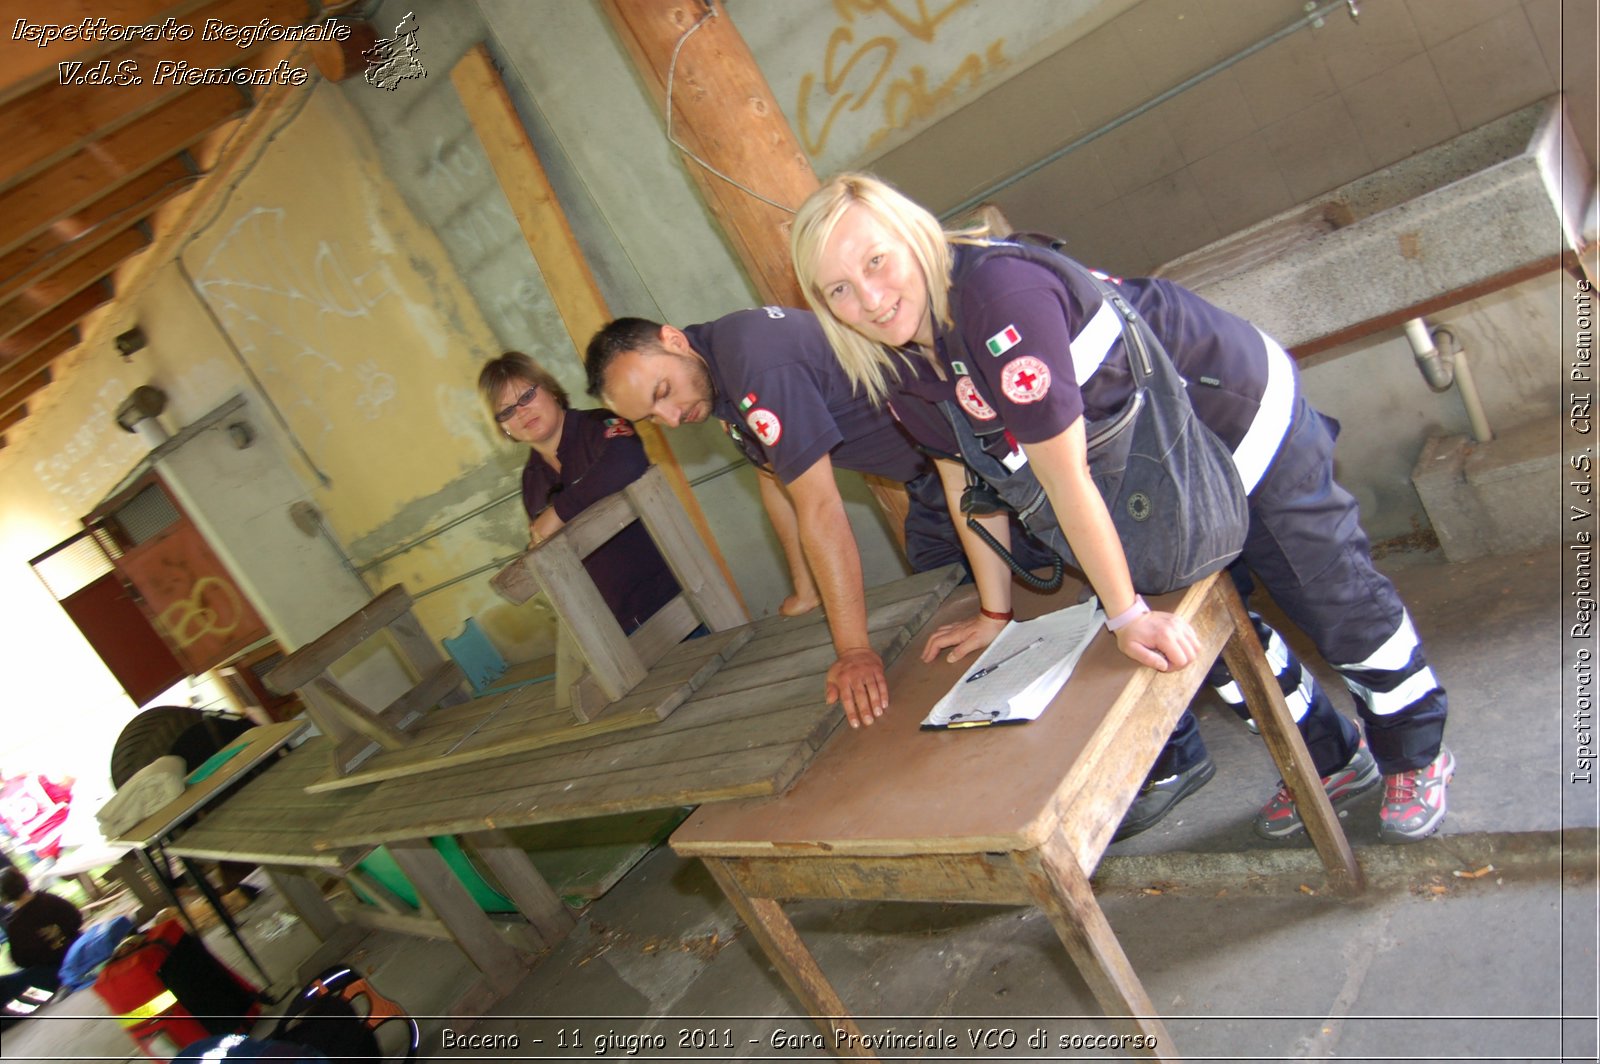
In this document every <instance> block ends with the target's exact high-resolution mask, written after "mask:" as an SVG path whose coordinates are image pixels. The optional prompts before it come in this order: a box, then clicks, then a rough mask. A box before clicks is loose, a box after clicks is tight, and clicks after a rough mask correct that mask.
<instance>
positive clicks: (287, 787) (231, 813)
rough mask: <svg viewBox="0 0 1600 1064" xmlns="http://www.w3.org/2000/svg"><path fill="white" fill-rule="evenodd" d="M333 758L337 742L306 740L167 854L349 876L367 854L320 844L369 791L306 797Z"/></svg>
mask: <svg viewBox="0 0 1600 1064" xmlns="http://www.w3.org/2000/svg"><path fill="white" fill-rule="evenodd" d="M332 757H333V742H332V741H331V740H330V739H328V738H327V737H326V736H321V735H319V736H315V737H313V738H311V739H309V740H307V741H306V742H305V743H304V744H303V745H302V746H300V747H298V748H297V749H294V750H291V751H289V753H287V754H285V755H284V756H283V757H282V758H280V759H279V760H278V761H277V762H276V763H274V764H272V765H270V766H268V767H267V769H266V770H265V771H264V772H262V773H261V775H259V776H257V777H256V778H255V779H253V780H251V781H250V782H249V783H246V784H245V785H244V786H243V787H240V788H239V790H238V792H237V793H236V794H234V795H232V796H231V797H230V798H229V799H228V800H227V801H225V802H222V803H220V804H218V805H217V806H216V807H215V808H213V809H211V810H210V811H208V813H207V814H206V816H205V818H204V819H202V820H200V821H199V822H198V823H196V824H195V825H193V826H192V827H190V828H189V829H188V830H186V831H185V832H184V833H183V834H182V835H181V836H179V837H178V839H177V840H176V841H175V842H174V843H173V844H172V845H171V846H170V847H169V848H170V849H171V850H172V852H173V853H175V854H177V855H178V856H180V857H193V858H199V859H201V860H208V861H254V862H256V863H258V864H264V865H282V866H288V867H292V868H300V867H317V868H322V869H325V870H327V871H330V872H340V871H345V870H347V869H348V868H349V867H350V865H352V864H354V863H355V861H356V860H358V859H359V858H360V857H361V855H362V854H363V853H364V852H365V849H360V848H358V850H357V851H355V852H353V853H340V852H338V851H335V850H329V849H327V848H319V847H318V846H317V845H316V843H317V841H318V839H319V838H320V836H321V835H322V833H323V832H324V831H325V830H326V829H327V827H328V825H329V824H331V823H333V821H334V820H336V819H338V817H339V814H340V813H341V812H343V811H344V810H346V809H348V808H349V807H350V806H351V805H352V804H353V803H354V802H355V801H356V800H357V799H358V798H359V797H360V796H361V795H362V794H364V793H366V791H362V790H355V791H342V792H338V793H335V794H312V793H308V792H307V791H306V785H307V784H308V783H310V782H311V781H312V780H315V779H316V778H317V777H318V776H320V775H321V774H322V773H324V772H326V771H327V770H328V765H329V763H330V762H331V760H332ZM366 790H371V788H370V787H368V788H366ZM366 849H370V847H367V848H366Z"/></svg>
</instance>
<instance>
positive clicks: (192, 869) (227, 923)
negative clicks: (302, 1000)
mask: <svg viewBox="0 0 1600 1064" xmlns="http://www.w3.org/2000/svg"><path fill="white" fill-rule="evenodd" d="M178 861H179V863H180V864H182V865H183V870H184V871H185V872H188V873H189V878H190V879H192V880H194V887H195V889H196V890H198V891H199V892H200V896H201V897H202V898H204V899H205V900H206V904H207V905H209V906H211V911H212V912H214V913H216V914H217V918H218V919H219V920H221V921H222V926H223V927H225V928H226V929H227V931H228V934H229V935H231V936H232V937H233V941H234V942H236V943H238V945H239V950H240V951H241V952H242V953H243V954H244V955H245V957H246V958H247V959H248V960H249V961H250V964H251V966H252V967H253V968H255V970H256V973H257V974H258V975H260V976H261V989H262V991H263V992H265V991H266V990H267V989H268V988H269V987H271V986H272V976H270V975H268V974H267V970H266V969H265V968H263V967H262V966H261V962H260V961H259V960H257V959H256V955H255V954H254V953H252V952H250V947H249V946H248V945H246V944H245V941H244V936H243V935H241V934H239V924H238V922H237V921H236V920H234V918H233V914H232V913H231V912H229V911H228V906H227V905H226V904H224V903H223V901H222V899H221V898H219V897H218V896H217V890H216V888H215V887H213V886H212V885H211V880H209V879H207V878H206V873H205V870H204V869H202V868H201V867H200V866H199V865H197V864H196V863H195V862H193V861H191V860H189V858H187V857H180V858H178Z"/></svg>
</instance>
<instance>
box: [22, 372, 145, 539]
mask: <svg viewBox="0 0 1600 1064" xmlns="http://www.w3.org/2000/svg"><path fill="white" fill-rule="evenodd" d="M130 390H131V385H129V384H128V383H127V382H126V381H124V380H122V379H121V378H120V377H112V378H111V379H109V380H107V381H106V382H105V383H103V384H101V385H100V390H99V391H98V392H96V393H95V397H94V405H93V406H92V407H90V408H89V411H88V416H87V417H85V418H84V420H83V423H82V424H81V425H79V426H78V430H77V431H76V432H74V433H73V434H72V435H71V436H70V437H69V438H68V439H67V441H66V442H65V443H63V444H62V445H61V446H60V448H58V449H57V450H56V451H55V453H54V454H52V455H50V456H49V457H48V458H41V459H39V460H38V461H36V462H34V463H33V475H34V476H35V477H37V478H38V480H39V483H40V485H41V486H42V487H43V488H44V489H45V490H46V491H47V492H49V493H50V494H51V495H53V496H54V497H55V498H56V500H57V501H58V502H59V503H60V505H61V512H62V514H63V515H65V516H66V517H68V518H70V519H71V520H74V521H76V520H78V519H79V518H81V517H82V516H83V511H84V510H85V509H86V508H87V507H88V506H89V505H92V504H93V503H94V502H95V501H96V500H97V499H98V498H99V497H100V496H101V495H103V494H104V493H105V491H106V489H107V488H108V487H109V486H110V485H112V484H115V483H116V482H117V480H118V479H119V478H120V477H121V476H122V475H123V474H124V473H126V472H127V471H128V467H129V466H131V465H133V464H134V461H135V459H136V457H137V455H138V454H139V453H141V452H142V451H143V450H145V449H147V448H148V445H147V444H145V443H144V442H143V441H142V440H140V438H139V437H137V436H132V435H128V434H126V433H123V432H122V431H121V430H119V429H117V427H116V420H115V414H116V409H117V406H118V404H120V403H121V402H122V400H123V399H125V398H127V395H128V392H129V391H130Z"/></svg>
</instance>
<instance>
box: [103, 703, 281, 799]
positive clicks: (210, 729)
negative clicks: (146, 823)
mask: <svg viewBox="0 0 1600 1064" xmlns="http://www.w3.org/2000/svg"><path fill="white" fill-rule="evenodd" d="M208 717H209V718H210V719H209V720H208V719H207V718H208ZM249 729H250V722H249V721H247V720H237V719H233V718H228V717H217V716H215V715H214V714H207V713H202V712H201V711H200V710H198V709H194V708H192V707H190V706H155V707H153V708H151V709H147V710H145V711H144V712H142V713H140V714H139V715H138V716H136V717H134V718H133V719H132V720H130V721H129V722H128V724H127V727H125V728H123V729H122V734H121V735H119V736H117V742H116V745H115V746H113V747H112V748H111V785H112V786H113V787H121V786H122V785H123V784H124V783H127V782H128V780H130V779H132V778H133V776H134V774H135V773H136V772H138V771H139V770H140V769H142V768H144V767H145V766H146V765H148V764H150V763H151V762H152V761H155V760H156V759H157V758H160V757H164V756H166V755H167V754H177V755H179V756H180V757H182V758H183V760H184V766H185V768H184V770H185V771H186V772H192V771H194V770H195V769H197V768H199V767H200V765H201V764H203V763H204V762H205V760H206V758H208V757H210V756H211V755H212V754H214V753H216V752H217V751H218V750H221V749H222V748H223V747H224V746H226V745H227V744H228V743H230V742H232V741H233V739H234V738H236V737H237V736H239V735H240V734H242V733H244V732H246V731H248V730H249Z"/></svg>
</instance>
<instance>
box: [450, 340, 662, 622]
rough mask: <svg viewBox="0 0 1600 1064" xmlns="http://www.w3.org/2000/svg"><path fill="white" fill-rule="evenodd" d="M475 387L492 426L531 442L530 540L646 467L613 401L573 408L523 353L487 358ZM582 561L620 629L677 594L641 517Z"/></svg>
mask: <svg viewBox="0 0 1600 1064" xmlns="http://www.w3.org/2000/svg"><path fill="white" fill-rule="evenodd" d="M478 391H479V393H480V394H482V396H483V400H484V402H485V403H486V404H487V405H488V408H489V413H490V415H491V416H492V417H493V418H494V421H495V426H496V428H498V429H499V431H500V432H501V433H502V434H503V435H504V436H505V437H506V438H507V439H509V440H515V441H516V442H518V443H525V444H527V445H528V446H529V448H531V452H532V453H530V454H529V455H528V464H527V465H525V466H523V468H522V505H523V507H524V508H525V509H526V510H527V511H528V539H529V542H530V545H531V546H534V547H537V546H538V545H539V544H541V543H543V542H544V541H545V540H547V539H549V538H550V537H551V536H553V535H555V533H556V532H557V531H558V530H559V529H560V528H561V526H563V525H565V524H566V523H567V522H568V521H570V520H572V519H573V518H574V517H577V516H578V515H579V514H580V513H582V512H583V511H584V510H586V509H588V508H589V507H590V506H593V505H594V504H595V503H597V502H599V501H600V500H601V499H604V498H605V497H606V496H607V495H612V494H615V493H616V492H619V491H621V490H622V489H623V488H625V487H627V486H628V485H629V484H631V483H633V482H634V481H635V480H638V479H639V477H640V476H642V475H643V474H644V471H645V470H646V469H648V468H649V467H650V460H649V459H648V458H646V457H645V453H644V445H643V444H641V443H640V442H639V437H638V436H636V435H634V431H633V426H632V425H630V424H628V422H626V421H624V420H623V419H622V418H619V417H617V416H616V415H615V414H613V413H611V411H609V410H573V409H571V408H570V406H569V404H568V402H567V393H566V390H565V389H563V388H562V387H561V384H560V382H559V381H557V380H556V379H555V378H554V377H552V376H551V375H550V374H549V372H547V371H546V370H545V369H544V367H542V366H540V365H539V364H538V363H537V362H535V361H534V360H533V359H531V358H529V357H528V356H527V355H524V354H522V353H521V352H518V351H508V352H507V353H505V354H503V355H501V356H500V357H499V358H496V359H493V360H491V361H490V362H489V363H488V364H487V365H485V366H484V367H483V370H482V371H481V372H480V373H479V374H478ZM583 567H584V569H586V570H587V571H588V573H589V576H590V578H591V579H592V580H593V581H594V585H595V589H596V590H598V591H599V592H600V597H601V598H603V599H605V602H606V605H607V606H609V607H611V612H612V614H613V615H614V616H615V617H616V618H617V623H618V624H620V625H621V626H622V630H623V632H624V633H627V632H632V631H633V630H634V629H635V628H637V627H639V625H641V624H643V623H644V622H645V621H647V620H649V619H650V617H651V616H653V615H654V614H655V612H656V611H657V610H659V609H660V608H661V607H662V606H664V605H666V604H667V603H668V602H669V601H671V600H672V597H673V596H674V595H676V594H677V593H678V585H677V582H676V581H675V580H673V578H672V571H671V570H670V569H668V568H667V563H666V560H665V559H663V558H662V557H661V552H660V551H658V550H657V549H656V545H655V543H654V541H652V540H651V539H650V534H649V533H648V532H646V531H645V528H644V525H642V524H640V523H638V522H634V523H633V524H631V525H629V526H628V527H627V528H624V529H623V530H622V531H621V532H619V533H617V534H616V535H615V536H613V537H612V538H611V539H610V540H609V541H608V542H606V543H604V544H602V545H601V546H599V547H597V548H595V550H594V552H593V553H591V554H590V555H589V556H588V557H587V558H585V559H584V560H583Z"/></svg>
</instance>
